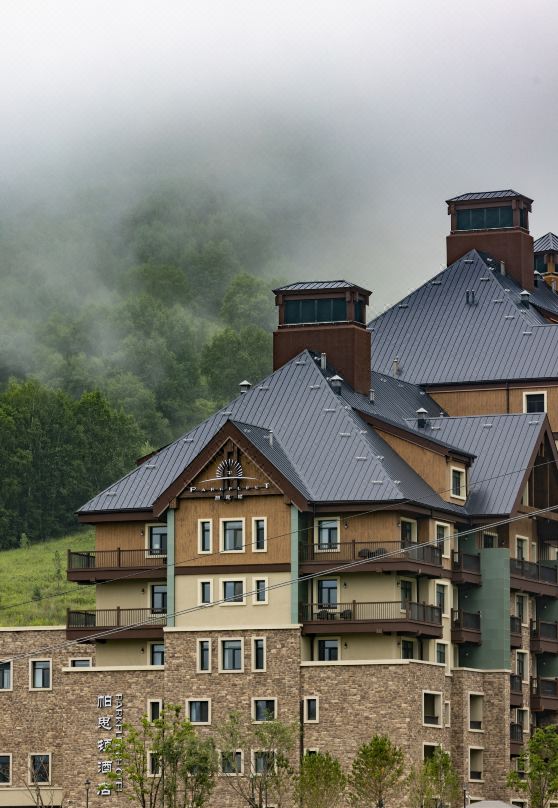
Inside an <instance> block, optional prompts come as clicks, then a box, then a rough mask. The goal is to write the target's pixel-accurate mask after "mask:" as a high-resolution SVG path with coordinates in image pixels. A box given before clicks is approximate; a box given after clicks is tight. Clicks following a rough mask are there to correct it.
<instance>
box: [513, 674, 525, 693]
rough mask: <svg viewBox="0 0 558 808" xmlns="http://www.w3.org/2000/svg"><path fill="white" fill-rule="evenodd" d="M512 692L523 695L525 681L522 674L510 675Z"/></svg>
mask: <svg viewBox="0 0 558 808" xmlns="http://www.w3.org/2000/svg"><path fill="white" fill-rule="evenodd" d="M510 690H511V692H512V693H517V694H520V695H522V694H523V680H522V678H521V674H520V673H512V674H510Z"/></svg>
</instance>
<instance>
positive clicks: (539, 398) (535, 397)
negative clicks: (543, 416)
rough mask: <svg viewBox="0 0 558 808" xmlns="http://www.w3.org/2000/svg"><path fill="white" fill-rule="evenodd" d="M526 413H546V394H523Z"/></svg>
mask: <svg viewBox="0 0 558 808" xmlns="http://www.w3.org/2000/svg"><path fill="white" fill-rule="evenodd" d="M523 411H524V412H546V392H538V393H523Z"/></svg>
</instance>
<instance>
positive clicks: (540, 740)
mask: <svg viewBox="0 0 558 808" xmlns="http://www.w3.org/2000/svg"><path fill="white" fill-rule="evenodd" d="M518 769H519V771H521V772H522V773H524V777H520V776H519V773H518V771H512V772H510V774H509V776H508V785H509V786H510V788H513V789H515V790H516V791H519V792H520V793H522V794H525V795H526V797H527V798H528V800H529V804H530V806H531V808H548V806H549V805H550V802H551V801H552V800H555V799H556V798H557V797H558V727H557V726H556V725H555V724H551V725H549V726H547V727H537V729H536V730H535V732H534V733H533V735H532V736H531V737H530V738H529V741H528V742H527V747H526V749H525V751H524V752H523V753H522V754H521V755H520V757H519V766H518Z"/></svg>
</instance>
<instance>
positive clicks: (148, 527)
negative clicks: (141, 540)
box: [145, 522, 169, 558]
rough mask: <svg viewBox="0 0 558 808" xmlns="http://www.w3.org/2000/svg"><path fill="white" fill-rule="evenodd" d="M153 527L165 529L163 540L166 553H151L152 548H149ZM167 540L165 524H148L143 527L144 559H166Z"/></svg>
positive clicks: (167, 550) (166, 526)
mask: <svg viewBox="0 0 558 808" xmlns="http://www.w3.org/2000/svg"><path fill="white" fill-rule="evenodd" d="M154 527H164V528H165V531H166V539H165V544H166V552H164V553H154V552H152V547H151V528H154ZM168 540H169V534H168V525H167V523H166V522H148V523H147V524H146V525H145V555H146V558H166V557H167V555H168V552H169V547H168Z"/></svg>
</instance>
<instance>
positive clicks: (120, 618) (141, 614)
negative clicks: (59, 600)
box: [66, 608, 167, 640]
mask: <svg viewBox="0 0 558 808" xmlns="http://www.w3.org/2000/svg"><path fill="white" fill-rule="evenodd" d="M166 624H167V615H166V614H160V613H157V612H153V611H152V610H151V609H120V608H116V609H97V610H92V611H79V612H78V611H70V610H68V617H67V624H66V636H67V638H68V639H69V640H87V639H89V638H90V637H92V636H93V635H96V634H101V635H102V634H103V633H104V632H109V631H110V630H111V629H118V631H114V633H113V634H107V635H105V636H103V637H101V639H111V638H112V637H114V638H118V639H126V640H159V639H160V640H162V639H163V626H166Z"/></svg>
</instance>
